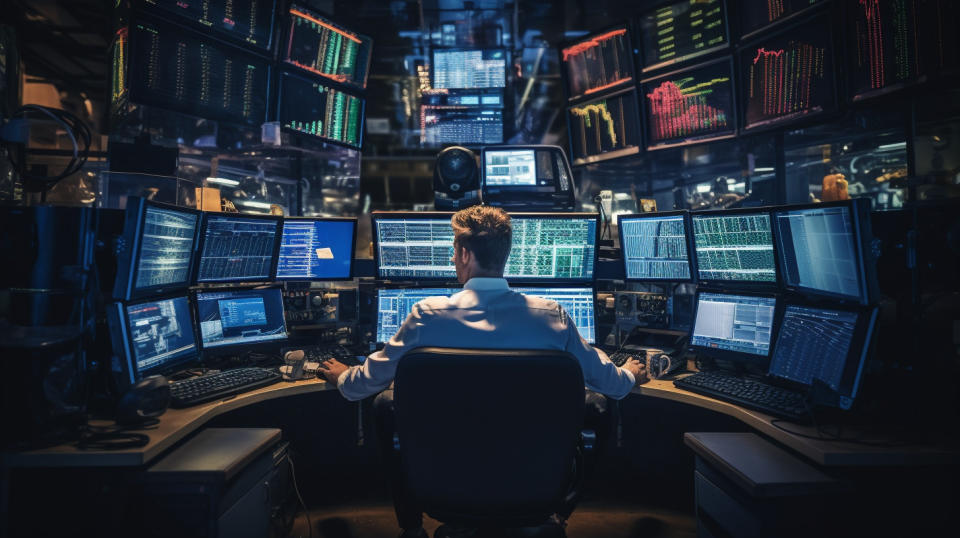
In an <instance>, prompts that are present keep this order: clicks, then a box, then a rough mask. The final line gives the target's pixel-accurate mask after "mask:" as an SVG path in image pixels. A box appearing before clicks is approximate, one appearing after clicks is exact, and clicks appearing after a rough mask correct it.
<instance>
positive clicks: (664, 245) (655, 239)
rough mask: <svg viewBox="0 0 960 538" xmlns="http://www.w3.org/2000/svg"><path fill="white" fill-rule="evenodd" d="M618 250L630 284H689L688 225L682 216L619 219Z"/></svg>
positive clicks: (654, 215) (648, 215)
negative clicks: (675, 281) (667, 281)
mask: <svg viewBox="0 0 960 538" xmlns="http://www.w3.org/2000/svg"><path fill="white" fill-rule="evenodd" d="M618 224H619V226H620V246H621V250H622V251H623V262H624V269H625V274H626V277H627V278H628V279H630V280H678V281H680V280H690V259H689V256H688V252H687V223H686V218H685V217H684V216H683V215H682V214H681V215H663V216H660V215H658V214H657V213H650V214H646V215H642V216H630V217H626V216H623V215H621V216H620V219H619V223H618Z"/></svg>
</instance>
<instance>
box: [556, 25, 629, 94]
mask: <svg viewBox="0 0 960 538" xmlns="http://www.w3.org/2000/svg"><path fill="white" fill-rule="evenodd" d="M617 30H626V31H627V34H626V35H627V45H628V47H627V50H628V51H629V52H630V58H629V61H630V69H631V70H632V71H633V75H632V76H631V77H630V79H628V80H624V81H622V82H620V83H618V84H615V85H613V86H609V87H604V88H602V90H594V91H593V93H584V94H583V95H571V94H570V70H569V68H568V67H567V63H566V62H564V60H563V49H565V48H568V47H572V46H575V45H578V44H580V43H583V42H584V41H589V40H591V39H593V38H595V37H597V36H600V35H603V34H606V33H609V32H614V31H617ZM633 33H634V28H633V25H632V24H631V22H630V21H623V22H621V23H618V24H611V25H609V26H605V27H603V28H601V29H599V30H597V31H594V32H590V33H589V34H586V35H583V36H580V37H578V38H575V39H569V40H565V41H563V42H562V43H560V45H559V46H558V47H557V49H556V50H557V55H558V58H559V59H560V80H561V81H562V83H563V95H564V96H566V98H567V99H566V100H567V104H568V105H571V104H576V103H579V102H581V101H589V100H590V99H593V98H595V97H598V96H602V95H605V94H607V93H610V92H616V91H619V90H621V89H623V88H628V87H632V86H635V85H636V82H637V79H638V72H637V65H636V58H635V57H634V56H635V55H634V53H633V49H634V44H633Z"/></svg>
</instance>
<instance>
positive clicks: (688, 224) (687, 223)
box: [617, 209, 697, 282]
mask: <svg viewBox="0 0 960 538" xmlns="http://www.w3.org/2000/svg"><path fill="white" fill-rule="evenodd" d="M658 217H659V218H664V217H668V218H669V217H682V219H683V232H684V233H683V235H684V242H685V244H686V245H687V270H688V271H689V272H690V277H689V278H684V279H676V278H631V277H630V275H629V273H628V272H627V256H626V254H625V253H624V246H623V221H624V220H627V221H630V220H645V219H655V218H658ZM692 226H693V223H692V221H691V220H690V212H689V211H687V210H686V209H678V210H675V211H652V212H649V213H629V214H623V215H617V237H618V238H620V262H621V264H622V266H623V280H624V281H625V282H696V281H697V279H696V277H697V273H696V267H695V264H694V261H693V234H692V233H691V228H692Z"/></svg>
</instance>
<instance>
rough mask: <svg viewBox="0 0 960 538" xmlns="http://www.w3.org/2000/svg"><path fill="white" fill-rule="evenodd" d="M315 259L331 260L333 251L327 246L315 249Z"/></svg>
mask: <svg viewBox="0 0 960 538" xmlns="http://www.w3.org/2000/svg"><path fill="white" fill-rule="evenodd" d="M317 259H318V260H332V259H333V251H332V250H330V249H329V248H318V249H317Z"/></svg>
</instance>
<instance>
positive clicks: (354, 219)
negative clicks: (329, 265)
mask: <svg viewBox="0 0 960 538" xmlns="http://www.w3.org/2000/svg"><path fill="white" fill-rule="evenodd" d="M287 221H297V222H308V221H309V222H352V223H353V234H352V237H351V239H350V270H349V271H348V272H347V273H348V274H347V276H345V277H338V278H313V279H307V280H304V279H302V278H291V277H281V276H280V274H279V273H280V271H279V263H280V255H279V250H278V251H277V252H278V254H277V265H278V269H277V270H275V271H274V275H276V277H275V280H277V281H281V282H307V281H309V282H333V281H342V280H353V277H354V265H355V264H354V253H355V250H356V247H357V217H283V223H284V224H283V226H281V227H280V244H281V246H282V245H283V230H284V227H285V226H286V223H287Z"/></svg>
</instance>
